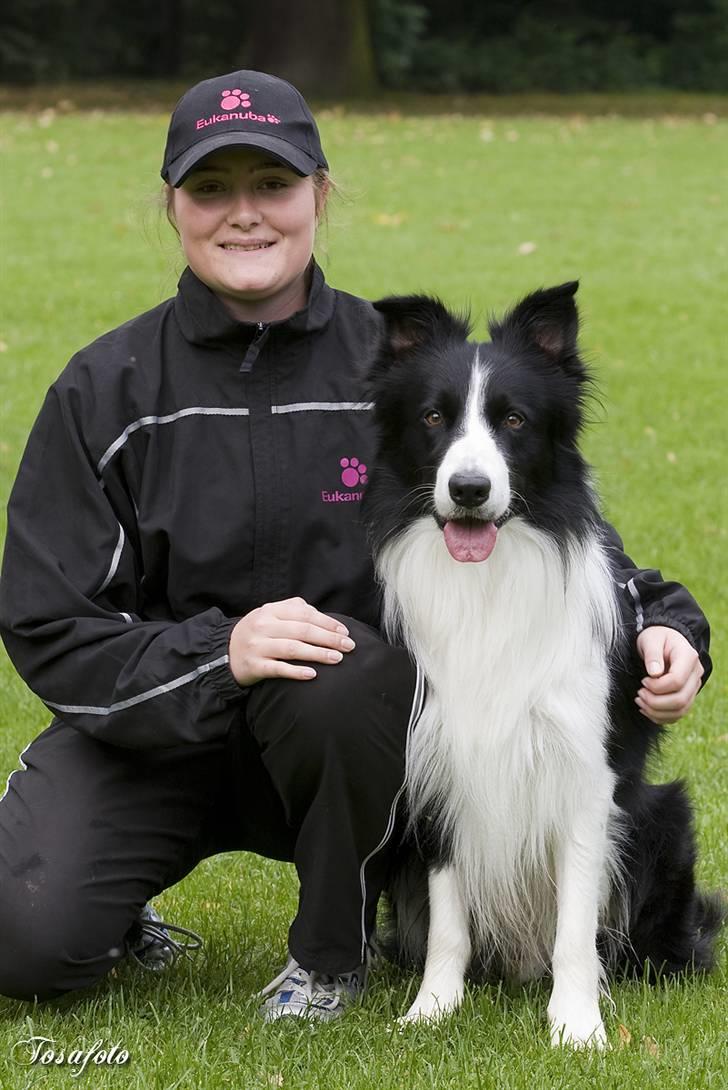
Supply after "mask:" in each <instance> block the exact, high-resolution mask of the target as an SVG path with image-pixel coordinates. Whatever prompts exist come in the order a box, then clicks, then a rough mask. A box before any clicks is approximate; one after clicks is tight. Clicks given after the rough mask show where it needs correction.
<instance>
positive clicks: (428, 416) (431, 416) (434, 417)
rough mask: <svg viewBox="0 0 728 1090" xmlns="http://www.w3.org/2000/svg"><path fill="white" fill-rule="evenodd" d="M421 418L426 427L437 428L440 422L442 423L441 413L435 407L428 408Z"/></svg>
mask: <svg viewBox="0 0 728 1090" xmlns="http://www.w3.org/2000/svg"><path fill="white" fill-rule="evenodd" d="M422 419H423V420H424V422H425V424H427V426H428V428H438V427H439V426H440V424H442V423H444V421H443V417H442V413H439V412H438V411H437V409H429V410H428V411H427V412H426V413H425V415H424V416H423V418H422Z"/></svg>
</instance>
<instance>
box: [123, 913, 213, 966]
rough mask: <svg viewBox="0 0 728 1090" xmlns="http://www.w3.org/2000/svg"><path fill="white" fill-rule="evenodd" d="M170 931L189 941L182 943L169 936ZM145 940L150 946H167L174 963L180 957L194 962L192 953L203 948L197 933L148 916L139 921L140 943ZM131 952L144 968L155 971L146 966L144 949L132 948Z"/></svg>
mask: <svg viewBox="0 0 728 1090" xmlns="http://www.w3.org/2000/svg"><path fill="white" fill-rule="evenodd" d="M170 931H174V932H176V933H177V934H178V935H183V936H184V938H185V939H186V940H187V941H184V939H183V940H182V941H180V940H178V939H173V938H172V936H171V935H170V934H169V932H170ZM143 939H147V940H148V942H147V944H146V945H149V943H150V942H156V943H159V944H160V945H161V946H166V947H167V948H168V949H169V950H170V951H171V952H172V961H173V962H174V961H176V960H177V958H178V957H186V958H189V960H190V961H192V960H193V959H192V956H191V955H192V953H193V952H194V951H195V950H201V949H202V946H203V941H202V938H201V936H200V935H198V934H197V933H196V932H195V931H190V930H189V928H187V927H180V926H179V925H178V924H174V923H166V922H165V921H164V920H160V919H150V918H149V917H148V916H146V917H144V918H142V919H141V920H140V921H139V939H138V943H139V942H141V940H143ZM138 943H137V946H138ZM130 952H131V953H132V954H133V955H134V957H135V958H136V960H137V961H138V962H139V964H140V965H141V966H142V967H143V968H145V969H150V971H153V970H152V969H151V966H149V965H145V963H144V958H143V957H142V956H141V955H143V953H144V947H141V949H139V948H137V949H134V948H132V949H131V951H130Z"/></svg>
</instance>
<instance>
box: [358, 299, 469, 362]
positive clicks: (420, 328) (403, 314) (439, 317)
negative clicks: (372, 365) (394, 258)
mask: <svg viewBox="0 0 728 1090" xmlns="http://www.w3.org/2000/svg"><path fill="white" fill-rule="evenodd" d="M374 308H375V310H378V311H379V313H380V314H382V315H383V316H384V322H385V331H384V339H383V341H382V344H381V347H380V353H387V354H388V355H389V356H390V357H391V356H394V357H395V359H399V358H401V357H403V356H406V355H407V354H408V353H409V352H412V351H415V350H416V349H418V348H420V347H421V346H422V345H423V344H427V343H428V342H432V341H443V340H449V339H451V338H455V339H457V340H466V339H467V336H468V334H469V333H470V322H469V320H468V319H467V317H464V316H460V315H458V314H453V313H452V311H450V310H448V309H447V307H446V306H445V304H444V303H442V302H441V301H440V300H439V299H436V298H435V297H434V296H431V295H390V296H388V297H387V298H386V299H379V300H377V302H376V303H374Z"/></svg>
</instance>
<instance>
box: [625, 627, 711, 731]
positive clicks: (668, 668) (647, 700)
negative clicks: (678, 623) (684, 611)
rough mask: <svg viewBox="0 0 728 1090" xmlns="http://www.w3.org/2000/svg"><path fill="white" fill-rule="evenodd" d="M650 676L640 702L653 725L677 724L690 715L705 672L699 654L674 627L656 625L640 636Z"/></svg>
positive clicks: (643, 711)
mask: <svg viewBox="0 0 728 1090" xmlns="http://www.w3.org/2000/svg"><path fill="white" fill-rule="evenodd" d="M637 650H638V651H639V653H640V655H641V656H642V658H643V659H644V663H645V666H646V667H647V674H648V676H647V677H645V678H643V679H642V688H641V689H640V691H639V692H638V694H637V700H636V703H637V705H638V707H639V709H640V711H641V712H642V714H643V715H646V716H647V718H648V719H651V720H652V722H653V723H659V724H661V725H664V724H665V723H674V722H676V720H678V719H680V718H681V717H682V716H683V715H686V714H687V713H688V712H689V711H690V708H691V707H692V703H693V701H694V700H695V697H696V695H697V692H698V689H699V688H700V679H701V678H702V676H703V673H704V672H705V671H704V670H703V665H702V663H701V661H700V659H699V658H698V653H697V651H695V650H694V648H693V647H691V645H690V644H689V643H688V641H687V640H686V639H685V637H684V636H683V635H682V634H681V633H680V632H677V631H676V630H675V629H674V628H663V627H662V626H661V625H652V626H651V627H650V628H645V629H644V631H643V632H640V634H639V636H638V637H637Z"/></svg>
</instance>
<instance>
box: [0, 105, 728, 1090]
mask: <svg viewBox="0 0 728 1090" xmlns="http://www.w3.org/2000/svg"><path fill="white" fill-rule="evenodd" d="M34 101H37V100H34ZM47 101H48V108H47V109H46V108H45V107H46V103H43V104H39V105H38V110H37V111H36V112H33V111H32V110H29V111H28V110H26V111H23V112H21V111H18V112H15V113H11V112H7V113H5V114H4V115H3V116H2V124H1V127H0V133H1V135H0V154H1V155H2V158H3V170H2V177H3V182H2V190H3V204H4V212H3V216H2V222H1V226H0V230H1V232H2V236H1V237H0V252H1V253H2V255H3V256H2V270H1V271H2V287H3V290H2V293H1V302H0V306H1V307H2V313H1V315H0V384H1V385H2V397H1V398H0V405H2V410H1V411H2V423H1V424H0V492H1V493H2V496H3V498H5V497H6V496H7V493H8V491H9V488H10V485H11V482H12V479H13V477H14V474H15V470H16V468H17V465H18V462H19V459H20V455H21V452H22V448H23V444H24V441H25V437H26V435H27V432H28V430H29V428H30V425H31V423H32V420H33V418H34V416H35V414H36V412H37V410H38V408H39V406H40V403H41V400H42V398H43V395H44V392H45V389H46V388H47V386H48V384H49V383H50V382H51V381H52V380H53V378H54V377H55V376H56V374H57V373H58V372H59V371H60V369H61V368H62V367H63V366H64V364H65V362H66V360H67V358H68V357H69V356H70V355H71V354H72V352H73V351H74V350H75V349H76V348H78V347H80V346H81V345H83V344H86V343H88V341H89V340H91V339H92V338H93V337H95V336H97V335H98V334H99V333H101V332H102V331H104V330H105V329H108V328H110V327H112V326H114V325H116V324H118V323H119V322H121V321H123V320H125V319H126V318H128V317H130V316H132V315H134V314H136V313H138V312H139V311H141V310H143V309H146V308H147V307H150V306H152V305H154V304H155V303H156V302H157V301H158V300H159V299H162V298H164V297H166V296H168V295H169V294H171V293H172V292H173V291H174V287H175V283H176V279H177V275H178V272H179V271H180V269H181V261H180V259H179V256H178V254H177V250H176V242H175V240H174V237H173V236H172V234H171V232H170V231H169V230H168V229H167V227H166V224H165V222H164V219H163V216H162V215H161V214H160V213H159V212H158V211H157V209H156V206H155V202H156V195H157V192H158V188H157V172H158V169H159V161H160V158H161V150H162V145H163V141H164V130H165V119H164V117H163V115H162V114H161V113H155V112H149V111H148V110H146V111H143V112H142V111H140V112H138V113H125V112H123V111H118V110H117V111H114V112H103V111H101V110H99V111H96V112H86V113H79V114H76V113H73V112H70V111H68V110H65V111H64V110H63V109H60V110H55V109H54V108H53V103H54V102H55V101H56V99H55V98H53V97H52V96H51V98H49V99H48V100H47ZM561 104H562V106H564V102H563V101H562V103H561ZM516 105H518V104H516ZM567 105H568V103H567ZM500 106H501V107H502V106H503V103H502V102H501V103H500ZM725 106H726V102H725V100H721V101H720V102H717V103H716V102H713V104H712V108H710V109H709V110H706V111H704V114H705V116H703V113H702V112H701V111H698V112H697V114H696V115H695V116H691V117H688V116H678V115H677V114H675V113H668V114H667V115H665V116H659V117H655V119H650V118H649V117H647V118H644V117H643V118H633V119H625V118H618V117H611V116H596V117H588V116H586V111H583V109H582V106H581V105H580V104H579V103H575V104H574V111H573V112H571V114H570V113H569V111H568V109H566V110H565V111H564V116H559V117H556V116H554V117H532V116H515V115H514V116H512V117H508V116H495V107H491V109H493V113H491V114H490V115H489V116H486V115H482V116H478V115H473V114H470V113H468V114H467V115H466V113H465V111H464V110H461V111H460V112H455V109H453V111H452V112H450V113H447V112H445V113H442V112H441V113H440V114H439V115H438V116H427V115H423V116H411V117H409V116H404V115H401V114H400V113H396V112H390V113H387V112H385V111H381V112H380V113H378V114H376V115H374V114H371V115H370V114H363V113H357V112H354V111H352V110H347V111H343V110H336V109H329V110H326V111H324V113H323V114H322V117H321V127H322V131H323V136H324V145H325V147H326V148H327V152H328V155H329V159H330V161H331V163H332V165H333V168H334V172H335V175H336V177H337V178H338V180H339V183H340V185H341V188H342V190H343V193H344V194H345V197H344V199H339V200H337V201H335V202H334V204H333V206H332V208H331V211H330V224H329V228H328V230H324V231H323V233H322V238H321V244H322V250H323V251H325V253H324V254H323V257H322V260H323V263H324V266H325V268H326V270H327V275H328V276H329V279H330V280H331V281H332V282H333V283H335V284H336V285H337V286H339V287H341V288H345V289H347V290H351V291H354V292H357V293H359V294H363V295H368V296H371V297H375V296H378V295H383V294H387V293H390V292H408V291H411V290H417V289H425V290H428V291H433V292H437V293H439V294H440V295H442V296H443V298H445V299H446V300H447V301H448V302H450V303H453V304H456V305H458V306H462V305H465V304H469V305H471V306H472V309H473V313H474V315H475V317H476V321H477V331H478V333H479V334H482V333H483V332H484V329H485V316H486V314H487V313H488V311H491V310H493V311H499V310H501V309H502V308H503V307H505V306H507V305H509V304H510V303H512V302H513V301H514V300H515V299H516V298H517V297H518V296H520V295H522V294H524V293H526V292H527V291H530V290H532V289H533V288H534V287H536V286H538V285H541V284H554V283H558V282H560V281H562V280H566V279H571V278H573V277H579V279H580V280H581V285H582V286H581V290H580V296H579V300H580V304H581V306H582V310H583V316H584V324H583V343H584V346H585V348H586V350H587V354H588V356H589V358H590V359H591V361H592V363H593V365H594V367H595V369H596V371H597V373H598V376H599V381H600V387H601V393H602V398H601V401H602V406H603V408H601V409H598V410H596V411H595V416H596V417H597V420H596V421H595V423H594V425H593V426H592V427H591V428H590V430H589V433H588V435H587V437H586V442H585V445H586V450H587V453H588V455H589V457H590V459H591V460H592V461H593V462H594V464H595V465H596V467H597V471H598V477H599V481H600V485H601V491H602V494H603V497H604V501H605V505H606V509H607V512H608V514H609V516H610V518H611V519H612V521H613V522H614V523H615V524H616V525H617V527H618V528H619V530H620V532H621V533H622V535H623V536H624V538H625V541H626V543H627V548H628V551H629V552H631V554H632V555H633V556H634V557H635V558H636V559H637V560H638V561H639V563H641V564H642V565H645V566H649V565H652V566H656V567H657V566H659V567H660V568H662V570H663V571H664V572H666V573H669V575H670V576H673V577H675V578H677V579H680V580H681V581H683V582H685V583H686V584H687V585H688V586H689V587H690V588H691V589H692V590H693V592H694V593H695V595H696V596H697V597H698V599H699V601H700V602H701V603H702V604H703V605H704V607H705V609H706V611H707V612H708V614H709V617H710V619H711V621H712V624H713V629H714V645H713V646H714V658H715V664H716V672H715V676H714V678H713V679H712V681H711V682H710V684H709V685H708V687H707V688H706V690H705V692H704V693H703V694H702V695H701V697H700V698H699V701H698V704H697V707H696V709H695V711H694V712H693V714H692V715H691V716H690V718H689V719H688V720H687V721H685V722H684V723H681V724H680V725H678V726H675V727H674V728H672V729H671V730H670V731H669V732H668V735H667V738H666V744H665V747H664V750H663V754H662V757H661V758H660V762H659V764H658V765H657V766H656V768H655V770H654V775H655V778H657V777H665V778H667V777H672V776H676V775H686V776H688V777H689V780H690V784H691V789H692V794H693V797H694V798H695V800H696V804H697V808H698V835H699V841H700V851H701V859H700V875H701V880H702V881H703V882H704V883H705V884H706V885H707V886H710V887H713V888H715V887H719V886H721V885H725V884H726V849H725V841H724V834H725V828H726V804H725V798H726V774H725V773H726V754H727V753H728V734H727V733H726V732H727V731H728V726H726V716H725V709H726V693H727V691H728V686H727V683H726V664H727V663H726V660H727V658H728V645H727V641H726V631H727V622H728V600H727V595H726V589H725V558H726V549H727V546H728V527H727V526H726V521H727V520H726V512H727V505H726V500H725V466H726V454H727V453H728V441H727V440H726V430H727V428H726V425H727V424H728V413H727V410H728V398H727V397H726V393H725V390H726V384H725V377H724V376H725V351H724V343H725V321H726V294H725V269H726V261H727V258H728V197H726V194H727V193H728V139H727V138H728V122H726V120H724V118H725V116H726V108H725ZM601 112H602V113H605V114H606V113H608V112H609V106H608V103H607V104H606V105H605V108H604V110H602V111H601ZM631 112H635V111H634V110H633V111H631ZM659 112H660V113H661V114H664V111H659ZM716 115H717V117H716ZM524 244H529V245H524ZM524 250H525V251H527V252H523V251H524ZM0 669H1V670H2V695H1V696H0V727H1V730H0V776H2V777H4V776H5V775H6V774H7V773H8V772H9V771H10V770H11V769H13V768H15V767H16V766H17V754H18V753H19V752H20V750H21V749H22V748H23V747H24V745H25V744H26V743H27V742H28V741H29V740H30V739H31V738H32V737H33V736H34V735H35V734H37V733H38V732H39V730H40V729H41V728H42V727H43V726H44V725H45V723H46V722H47V720H48V713H47V712H46V710H45V709H44V708H43V707H42V705H40V703H39V702H38V701H37V700H36V699H35V698H34V697H33V696H32V695H31V694H29V693H28V692H27V691H26V690H25V688H24V686H23V685H22V683H21V682H20V681H19V679H18V678H17V677H16V676H15V675H14V672H13V670H12V667H11V666H10V665H9V663H8V662H7V661H6V660H3V661H2V664H1V667H0ZM160 904H161V907H162V910H163V912H164V913H165V914H167V915H168V916H169V918H171V919H173V920H176V921H178V922H180V923H182V924H187V925H189V926H192V927H194V928H195V929H196V930H199V931H201V932H202V933H203V934H204V935H205V937H206V939H207V950H206V954H205V957H204V958H203V959H201V960H200V961H198V962H197V963H196V964H195V965H194V966H192V965H187V964H182V965H180V966H179V967H176V968H175V969H174V970H173V971H172V972H171V973H170V974H169V975H168V976H166V977H164V978H163V979H157V978H156V977H151V976H150V975H148V974H144V973H143V972H141V971H136V972H135V971H133V970H132V969H131V968H130V967H123V968H122V969H121V970H120V971H119V972H118V975H117V976H116V977H113V978H110V979H109V980H107V981H104V982H103V983H102V984H101V985H100V986H99V987H98V988H97V989H95V990H94V991H93V992H92V993H90V994H86V995H83V996H76V997H69V998H66V999H63V1000H60V1001H58V1002H56V1003H53V1004H45V1005H41V1006H39V1007H37V1008H36V1009H34V1008H33V1007H32V1006H30V1005H27V1004H22V1003H14V1002H10V1001H0V1087H2V1088H3V1090H9V1088H12V1090H20V1088H24V1087H26V1086H27V1087H31V1086H43V1087H46V1086H47V1087H61V1086H63V1087H67V1086H73V1085H76V1084H77V1083H81V1082H84V1081H85V1082H86V1084H87V1085H88V1086H93V1087H94V1090H96V1088H100V1087H107V1086H109V1087H110V1086H112V1085H113V1086H115V1087H121V1086H123V1087H130V1088H134V1090H138V1088H141V1087H143V1086H144V1087H154V1088H160V1090H162V1088H164V1090H171V1088H172V1087H181V1088H185V1090H187V1088H197V1087H211V1088H217V1087H234V1088H236V1090H237V1088H241V1090H268V1088H270V1087H278V1086H281V1087H284V1088H290V1090H296V1088H316V1087H322V1088H324V1087H325V1088H326V1090H343V1088H344V1087H352V1088H355V1090H372V1088H377V1090H379V1088H381V1090H395V1088H396V1090H420V1088H426V1087H427V1088H429V1087H433V1088H435V1087H436V1088H438V1090H440V1088H449V1087H452V1088H456V1090H470V1088H476V1087H482V1088H485V1087H488V1088H490V1087H503V1088H513V1090H521V1088H523V1090H526V1088H527V1090H531V1088H537V1090H541V1088H548V1090H555V1088H561V1087H564V1088H571V1087H579V1086H581V1085H582V1084H584V1085H595V1086H598V1087H600V1088H611V1087H614V1088H615V1090H617V1088H619V1090H642V1088H643V1087H647V1086H658V1085H659V1086H660V1087H661V1090H672V1088H678V1087H679V1088H685V1090H702V1088H712V1087H715V1088H716V1090H718V1088H719V1087H722V1086H724V1085H725V1072H726V1061H727V1059H728V1056H726V1051H725V1045H724V1038H725V1022H724V1001H725V988H726V983H728V979H727V978H728V973H727V966H726V957H725V948H726V947H725V941H724V942H723V946H722V958H721V963H720V967H719V969H718V970H717V972H716V973H715V974H714V975H713V976H712V977H711V978H709V979H707V980H692V981H686V982H680V983H672V984H666V985H664V986H660V987H658V988H656V989H650V988H647V987H645V986H643V985H641V984H639V983H637V984H635V983H631V984H617V985H615V986H614V988H613V998H614V1002H615V1006H616V1009H615V1011H614V1012H613V1013H612V1014H608V1027H609V1031H610V1037H611V1040H612V1042H613V1044H614V1046H615V1047H614V1049H613V1051H611V1052H610V1053H609V1054H607V1055H604V1056H587V1055H581V1054H572V1053H560V1052H553V1051H551V1050H550V1049H549V1047H548V1040H547V1034H546V1032H545V1008H546V1003H547V998H548V993H547V990H546V988H545V987H543V986H533V987H531V988H530V989H528V990H527V991H523V990H521V989H518V988H514V989H505V988H504V989H479V990H473V991H472V992H471V993H470V995H469V997H468V1001H467V1004H466V1006H465V1009H464V1010H463V1011H462V1012H461V1013H460V1014H458V1015H457V1016H455V1017H453V1018H451V1019H450V1020H448V1021H447V1023H445V1024H444V1025H443V1026H441V1027H438V1028H436V1029H434V1030H431V1031H430V1030H425V1029H422V1028H419V1027H417V1028H414V1029H412V1030H410V1031H408V1032H406V1033H404V1034H400V1033H398V1032H396V1031H394V1030H393V1028H392V1023H393V1020H394V1017H395V1016H396V1015H397V1014H398V1013H401V1012H402V1010H403V1009H404V1008H405V1005H406V1002H407V996H408V995H410V996H411V995H412V994H414V992H413V989H414V988H415V986H416V982H415V981H414V980H413V979H411V978H409V977H407V975H406V974H402V973H399V972H397V971H395V970H394V969H392V968H391V967H384V968H382V969H381V970H379V971H378V972H377V973H376V974H375V975H374V978H373V983H372V986H371V990H370V993H369V996H368V998H367V1001H366V1003H365V1004H364V1005H362V1006H361V1008H359V1009H356V1010H355V1011H353V1012H352V1014H351V1015H350V1016H349V1018H347V1020H346V1022H345V1023H342V1024H340V1025H336V1026H327V1027H321V1028H319V1029H317V1030H315V1031H313V1030H311V1029H310V1027H308V1026H274V1027H261V1026H260V1025H259V1024H258V1021H257V1018H256V1014H255V1007H256V1004H255V1002H254V1001H253V1000H251V998H250V997H251V993H253V992H254V991H255V990H256V989H257V988H259V987H261V986H262V985H263V984H264V983H265V982H266V981H267V980H268V979H269V978H270V976H271V975H272V974H273V972H274V971H275V970H276V969H277V967H278V965H279V963H280V962H281V961H282V959H283V958H284V955H285V935H286V929H287V925H288V922H289V919H290V917H291V915H292V913H293V911H294V906H295V883H294V880H293V876H292V874H291V872H290V869H289V868H286V867H285V866H283V865H281V864H275V863H271V862H268V861H265V860H260V859H256V858H255V857H252V856H244V855H238V854H235V855H227V856H220V857H217V858H215V859H212V860H209V861H207V862H206V863H204V864H203V865H201V866H200V867H199V868H198V869H197V870H196V871H195V872H194V873H193V874H192V875H190V876H189V877H188V878H187V879H185V881H184V882H182V883H181V884H180V885H178V886H177V887H175V888H173V889H171V890H169V891H167V892H166V893H165V894H164V895H163V896H162V897H161V898H160ZM620 1025H621V1026H623V1027H625V1029H623V1030H622V1031H621V1032H620V1030H619V1026H620ZM31 1034H39V1035H43V1036H46V1037H52V1038H54V1039H55V1041H56V1043H57V1046H58V1047H61V1046H64V1047H65V1048H66V1049H72V1048H83V1047H90V1046H91V1045H92V1044H93V1042H94V1041H95V1040H97V1039H102V1040H103V1041H104V1042H105V1044H106V1046H107V1047H110V1046H111V1045H112V1044H113V1043H115V1042H118V1043H120V1044H121V1045H122V1046H123V1047H125V1048H126V1049H127V1050H128V1051H129V1053H130V1054H131V1059H130V1061H129V1063H128V1064H127V1065H125V1066H124V1067H118V1068H112V1069H106V1068H103V1067H95V1068H93V1069H88V1068H87V1070H86V1072H85V1073H84V1075H83V1076H82V1077H80V1078H79V1079H78V1080H72V1079H71V1071H70V1070H69V1068H67V1067H61V1068H57V1069H50V1068H47V1067H43V1068H41V1067H39V1066H36V1067H33V1068H28V1067H27V1066H24V1065H23V1064H22V1063H21V1062H20V1061H21V1060H22V1059H23V1057H24V1055H25V1052H24V1050H23V1049H20V1050H17V1049H16V1050H15V1051H14V1050H13V1046H14V1044H15V1042H17V1041H19V1040H21V1039H23V1038H27V1037H28V1036H30V1035H31ZM628 1035H629V1040H627V1037H628Z"/></svg>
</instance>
